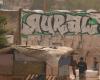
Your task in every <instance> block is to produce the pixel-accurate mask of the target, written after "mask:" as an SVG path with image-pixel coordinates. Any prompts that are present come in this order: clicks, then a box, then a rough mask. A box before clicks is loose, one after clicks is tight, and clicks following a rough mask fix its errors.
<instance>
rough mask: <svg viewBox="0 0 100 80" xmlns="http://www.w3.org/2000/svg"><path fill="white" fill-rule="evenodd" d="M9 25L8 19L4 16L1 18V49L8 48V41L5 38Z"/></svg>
mask: <svg viewBox="0 0 100 80" xmlns="http://www.w3.org/2000/svg"><path fill="white" fill-rule="evenodd" d="M6 24H7V21H6V18H5V17H4V16H0V48H4V47H6V46H7V40H6V37H5V33H6V30H5V25H6Z"/></svg>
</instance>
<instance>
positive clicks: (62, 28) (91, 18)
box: [22, 12, 100, 35]
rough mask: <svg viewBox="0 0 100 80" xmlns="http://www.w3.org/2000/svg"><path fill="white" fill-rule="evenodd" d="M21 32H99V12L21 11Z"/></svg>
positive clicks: (63, 33) (52, 33) (67, 33)
mask: <svg viewBox="0 0 100 80" xmlns="http://www.w3.org/2000/svg"><path fill="white" fill-rule="evenodd" d="M22 33H23V34H27V35H32V34H37V35H41V34H45V35H55V34H56V33H59V34H60V35H69V34H70V35H76V34H92V35H96V34H99V33H100V13H86V12H84V13H81V12H80V13H73V12H72V13H44V14H42V13H30V12H23V13H22Z"/></svg>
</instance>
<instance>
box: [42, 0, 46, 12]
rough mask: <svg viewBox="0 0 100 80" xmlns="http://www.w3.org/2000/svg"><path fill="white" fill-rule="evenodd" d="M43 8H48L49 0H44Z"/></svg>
mask: <svg viewBox="0 0 100 80" xmlns="http://www.w3.org/2000/svg"><path fill="white" fill-rule="evenodd" d="M43 10H44V11H46V10H47V0H43Z"/></svg>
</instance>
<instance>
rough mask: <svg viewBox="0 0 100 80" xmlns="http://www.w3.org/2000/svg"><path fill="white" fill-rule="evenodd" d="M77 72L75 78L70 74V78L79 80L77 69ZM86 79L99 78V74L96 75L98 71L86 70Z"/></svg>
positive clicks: (95, 79) (94, 79) (93, 79)
mask: <svg viewBox="0 0 100 80" xmlns="http://www.w3.org/2000/svg"><path fill="white" fill-rule="evenodd" d="M76 72H77V78H76V79H74V77H73V75H71V76H70V77H71V80H79V76H78V75H79V74H78V70H77V71H76ZM86 76H87V77H86V80H100V79H99V76H98V71H93V70H87V72H86Z"/></svg>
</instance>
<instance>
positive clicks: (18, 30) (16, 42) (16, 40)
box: [14, 9, 22, 45]
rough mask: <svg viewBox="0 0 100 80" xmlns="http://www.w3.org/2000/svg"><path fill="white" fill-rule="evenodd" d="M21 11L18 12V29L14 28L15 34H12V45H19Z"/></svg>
mask: <svg viewBox="0 0 100 80" xmlns="http://www.w3.org/2000/svg"><path fill="white" fill-rule="evenodd" d="M21 11H22V9H19V11H18V27H17V28H16V32H15V34H14V44H16V45H21Z"/></svg>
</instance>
